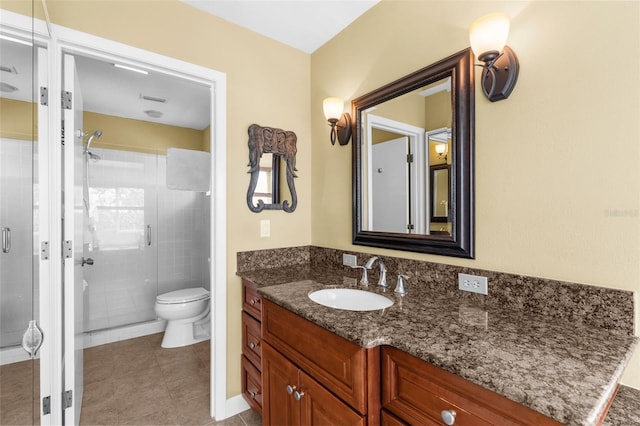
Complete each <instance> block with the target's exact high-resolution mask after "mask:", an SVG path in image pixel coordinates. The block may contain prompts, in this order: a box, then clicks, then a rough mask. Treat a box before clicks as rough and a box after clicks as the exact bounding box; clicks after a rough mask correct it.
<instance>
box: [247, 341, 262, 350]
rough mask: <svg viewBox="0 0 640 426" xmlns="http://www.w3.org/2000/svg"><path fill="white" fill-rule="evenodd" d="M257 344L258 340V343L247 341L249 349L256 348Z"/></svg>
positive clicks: (258, 344)
mask: <svg viewBox="0 0 640 426" xmlns="http://www.w3.org/2000/svg"><path fill="white" fill-rule="evenodd" d="M258 346H260V342H258V343H255V342H251V343H249V347H250V348H251V349H255V348H256V347H258Z"/></svg>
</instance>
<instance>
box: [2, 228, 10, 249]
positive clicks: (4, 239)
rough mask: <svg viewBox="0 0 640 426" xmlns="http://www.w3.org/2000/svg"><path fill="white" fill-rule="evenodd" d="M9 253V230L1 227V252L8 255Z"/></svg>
mask: <svg viewBox="0 0 640 426" xmlns="http://www.w3.org/2000/svg"><path fill="white" fill-rule="evenodd" d="M10 251H11V228H9V227H8V226H3V227H2V252H3V253H9V252H10Z"/></svg>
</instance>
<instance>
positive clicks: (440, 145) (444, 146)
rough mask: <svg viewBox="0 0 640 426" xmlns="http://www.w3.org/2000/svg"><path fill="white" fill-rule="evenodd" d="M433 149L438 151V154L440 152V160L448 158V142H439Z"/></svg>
mask: <svg viewBox="0 0 640 426" xmlns="http://www.w3.org/2000/svg"><path fill="white" fill-rule="evenodd" d="M433 149H434V150H435V151H436V154H438V158H439V159H440V160H446V159H447V144H446V143H437V144H435V145H434V147H433Z"/></svg>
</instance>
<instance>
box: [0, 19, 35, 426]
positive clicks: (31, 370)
mask: <svg viewBox="0 0 640 426" xmlns="http://www.w3.org/2000/svg"><path fill="white" fill-rule="evenodd" d="M0 33H2V37H1V38H0V50H1V51H2V56H3V60H2V67H3V69H2V72H1V73H0V85H1V88H2V90H0V111H1V113H0V116H2V121H1V123H0V227H1V236H2V248H1V251H0V424H40V422H41V417H40V403H39V401H40V380H39V379H40V374H39V372H40V360H39V359H36V357H37V356H38V355H39V353H38V352H37V350H38V349H39V347H40V345H41V343H42V334H41V331H40V328H39V327H38V325H37V320H38V308H37V307H38V296H39V295H38V288H39V286H38V282H39V275H38V273H39V265H38V262H39V261H38V258H39V252H40V250H39V248H38V245H39V244H38V239H39V237H38V230H39V227H38V198H39V188H38V143H39V142H44V141H43V140H40V141H39V140H38V135H37V128H38V127H37V126H36V123H37V120H38V114H40V115H41V117H40V118H41V119H43V117H42V115H46V113H44V114H43V112H42V107H41V106H40V105H39V102H37V100H38V97H37V96H35V94H34V93H33V90H32V88H33V87H34V84H33V83H34V80H36V81H37V60H38V53H41V52H39V50H42V49H38V48H37V47H34V45H33V42H32V40H29V39H28V38H20V37H17V36H15V35H13V37H7V34H5V33H4V31H2V30H0ZM45 56H46V54H45ZM41 57H42V56H41ZM5 68H7V69H5ZM40 71H42V69H41V70H40ZM38 109H40V111H38ZM45 131H46V129H45ZM29 330H30V331H29Z"/></svg>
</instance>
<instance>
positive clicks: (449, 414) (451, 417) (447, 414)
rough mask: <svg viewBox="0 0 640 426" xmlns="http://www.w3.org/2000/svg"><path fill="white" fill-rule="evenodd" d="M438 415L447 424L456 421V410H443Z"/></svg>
mask: <svg viewBox="0 0 640 426" xmlns="http://www.w3.org/2000/svg"><path fill="white" fill-rule="evenodd" d="M440 417H441V418H442V421H443V422H444V424H446V425H447V426H451V425H452V424H454V423H455V422H456V412H455V411H453V410H443V411H442V412H441V413H440Z"/></svg>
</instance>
